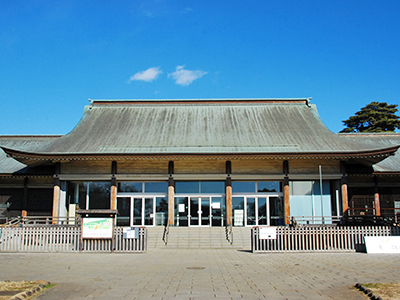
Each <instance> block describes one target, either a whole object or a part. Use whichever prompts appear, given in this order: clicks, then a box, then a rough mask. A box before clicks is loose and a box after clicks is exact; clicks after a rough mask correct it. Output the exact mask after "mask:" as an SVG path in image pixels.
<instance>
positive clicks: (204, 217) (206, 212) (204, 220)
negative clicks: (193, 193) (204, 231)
mask: <svg viewBox="0 0 400 300" xmlns="http://www.w3.org/2000/svg"><path fill="white" fill-rule="evenodd" d="M189 207H190V208H189V211H190V215H189V218H190V226H210V217H211V214H210V198H209V197H205V198H203V197H201V198H200V197H190V205H189Z"/></svg>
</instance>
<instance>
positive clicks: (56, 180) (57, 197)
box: [52, 162, 61, 224]
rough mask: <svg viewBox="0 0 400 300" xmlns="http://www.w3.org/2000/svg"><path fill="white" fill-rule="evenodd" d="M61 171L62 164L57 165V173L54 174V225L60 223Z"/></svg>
mask: <svg viewBox="0 0 400 300" xmlns="http://www.w3.org/2000/svg"><path fill="white" fill-rule="evenodd" d="M60 171H61V163H60V162H57V163H56V172H55V174H54V188H53V222H52V223H53V224H57V223H58V220H57V219H58V211H59V207H58V206H59V201H60V178H59V177H58V175H59V174H60Z"/></svg>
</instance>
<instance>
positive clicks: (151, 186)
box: [144, 182, 168, 193]
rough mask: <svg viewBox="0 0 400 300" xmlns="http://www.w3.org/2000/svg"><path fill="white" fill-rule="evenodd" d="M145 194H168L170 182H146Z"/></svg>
mask: <svg viewBox="0 0 400 300" xmlns="http://www.w3.org/2000/svg"><path fill="white" fill-rule="evenodd" d="M144 192H145V193H167V192H168V182H145V183H144Z"/></svg>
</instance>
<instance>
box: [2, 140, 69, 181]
mask: <svg viewBox="0 0 400 300" xmlns="http://www.w3.org/2000/svg"><path fill="white" fill-rule="evenodd" d="M60 137H61V136H38V135H36V136H21V135H20V136H0V146H4V147H7V148H12V149H18V150H23V151H29V152H34V151H38V150H40V149H41V148H42V147H43V146H46V145H47V144H49V143H51V142H52V141H53V140H54V139H57V138H60ZM27 169H28V167H27V166H26V165H25V164H23V163H20V162H19V161H17V160H15V159H13V158H12V157H7V155H6V153H5V152H4V151H3V149H1V148H0V174H13V173H23V172H25V171H28V170H27Z"/></svg>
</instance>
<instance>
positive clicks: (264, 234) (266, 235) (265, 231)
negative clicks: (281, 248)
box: [259, 226, 276, 240]
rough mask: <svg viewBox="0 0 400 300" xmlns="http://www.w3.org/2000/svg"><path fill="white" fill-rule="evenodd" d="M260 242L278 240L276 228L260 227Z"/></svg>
mask: <svg viewBox="0 0 400 300" xmlns="http://www.w3.org/2000/svg"><path fill="white" fill-rule="evenodd" d="M259 230H260V231H259V237H260V240H276V227H275V226H271V227H260V228H259Z"/></svg>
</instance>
